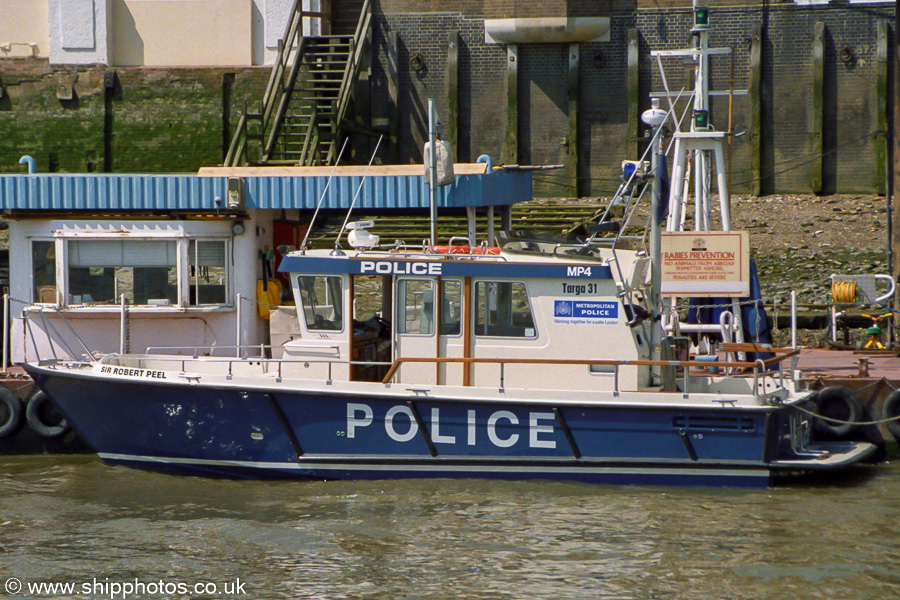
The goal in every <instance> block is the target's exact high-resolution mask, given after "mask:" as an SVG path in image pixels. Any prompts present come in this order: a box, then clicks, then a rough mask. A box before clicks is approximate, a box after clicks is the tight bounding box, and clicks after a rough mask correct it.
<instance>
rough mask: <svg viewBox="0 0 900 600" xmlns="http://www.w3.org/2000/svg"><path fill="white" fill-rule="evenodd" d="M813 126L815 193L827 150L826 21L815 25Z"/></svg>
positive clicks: (811, 182) (811, 147) (812, 183)
mask: <svg viewBox="0 0 900 600" xmlns="http://www.w3.org/2000/svg"><path fill="white" fill-rule="evenodd" d="M812 84H813V89H812V124H811V125H812V126H811V129H810V136H809V154H810V156H812V157H813V161H812V163H811V164H810V170H809V171H810V172H809V186H810V189H811V191H812V193H813V194H819V193H821V192H822V161H823V155H822V152H823V151H824V150H825V147H824V141H823V133H824V129H825V23H823V22H822V21H819V22H817V23H816V24H815V25H814V26H813V46H812Z"/></svg>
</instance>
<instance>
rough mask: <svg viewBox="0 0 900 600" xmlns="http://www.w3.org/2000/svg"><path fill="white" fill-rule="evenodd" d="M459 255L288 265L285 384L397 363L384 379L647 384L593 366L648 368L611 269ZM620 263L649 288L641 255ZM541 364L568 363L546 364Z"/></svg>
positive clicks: (645, 348)
mask: <svg viewBox="0 0 900 600" xmlns="http://www.w3.org/2000/svg"><path fill="white" fill-rule="evenodd" d="M519 247H521V244H519ZM461 248H462V247H454V248H453V250H454V252H452V253H446V254H439V253H435V252H434V251H433V250H431V249H424V251H423V250H421V249H420V250H418V251H409V250H406V249H398V250H397V251H359V252H357V251H352V252H348V253H347V254H346V255H345V254H343V253H340V254H338V255H334V254H333V253H328V252H325V251H312V252H307V253H299V252H298V253H293V254H289V255H288V256H286V257H285V260H284V262H283V263H282V267H281V268H282V270H284V271H289V272H290V282H291V286H292V288H293V295H294V299H295V303H296V309H295V311H296V312H294V310H292V311H291V312H292V315H291V316H293V314H296V315H297V319H296V321H294V322H295V323H296V324H297V330H296V331H295V332H294V333H293V334H291V335H290V336H289V337H290V338H291V339H289V340H288V341H286V342H285V343H284V345H283V353H284V358H285V359H287V361H286V362H284V363H283V364H282V366H281V367H280V368H281V369H283V375H284V376H285V377H291V378H295V377H296V378H309V379H317V380H328V381H331V380H336V381H348V380H349V381H382V380H383V379H384V377H385V375H386V374H387V372H388V369H389V367H390V365H391V364H392V363H393V362H394V361H397V360H398V359H400V362H401V364H400V366H399V369H398V370H397V372H396V373H393V374H392V377H391V381H392V382H395V383H400V384H409V385H416V384H418V385H453V386H473V387H476V388H490V387H500V388H502V387H503V385H504V380H508V381H514V382H516V384H515V387H518V388H526V389H542V388H547V389H551V388H554V389H559V387H560V382H565V387H567V388H568V389H571V390H593V391H596V390H598V389H613V387H614V385H617V386H619V387H624V388H625V389H636V388H637V387H638V384H639V382H638V379H639V378H643V379H646V378H647V377H648V376H649V373H648V371H647V368H646V367H639V368H632V369H621V370H620V371H619V372H618V373H617V371H616V369H615V368H614V367H613V366H611V365H598V364H588V361H592V360H593V361H596V360H602V359H609V360H618V361H622V360H638V359H649V358H650V345H649V337H650V336H649V331H648V327H647V326H645V325H642V324H638V323H634V326H633V327H632V326H629V325H628V322H629V321H630V317H629V315H630V314H631V309H630V307H627V306H626V305H625V304H624V303H623V294H621V293H620V292H621V290H622V289H623V287H624V286H622V285H621V284H620V285H617V283H616V280H615V279H614V277H613V270H612V269H611V268H610V263H609V262H608V260H607V259H605V258H601V257H600V256H598V255H592V256H587V257H585V256H577V255H576V256H571V257H568V256H566V255H565V254H562V255H556V256H547V255H542V254H541V253H540V252H538V253H533V252H531V253H523V252H515V251H510V249H511V246H507V247H504V248H503V249H501V248H498V247H491V248H488V247H486V246H483V247H480V248H479V247H476V248H474V251H473V250H471V249H469V248H468V247H466V248H465V250H464V252H466V253H465V254H460V253H457V250H458V249H461ZM475 252H477V253H475ZM618 255H619V259H620V260H621V259H625V258H626V255H627V259H628V260H629V261H632V262H633V261H637V264H638V265H640V267H639V268H638V270H637V273H638V277H641V278H645V274H644V272H643V271H642V270H641V268H642V267H643V263H644V259H643V258H642V257H641V256H635V253H633V252H624V253H623V252H619V253H618ZM629 273H631V271H629ZM644 284H645V281H644V279H641V280H640V281H639V282H637V285H639V286H643V285H644ZM284 310H285V308H283V307H282V308H280V309H279V311H284ZM290 320H292V319H290ZM468 359H475V360H468ZM479 359H486V360H485V361H484V362H479ZM487 359H489V360H487ZM497 359H502V363H501V362H500V361H498V360H497ZM547 359H566V360H567V361H570V362H571V364H552V365H547V364H541V361H545V360H547ZM348 361H349V362H348ZM616 378H617V381H615V382H614V381H613V379H616ZM603 380H608V381H607V382H604V381H603Z"/></svg>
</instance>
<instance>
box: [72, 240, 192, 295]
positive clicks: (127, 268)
mask: <svg viewBox="0 0 900 600" xmlns="http://www.w3.org/2000/svg"><path fill="white" fill-rule="evenodd" d="M68 253H69V265H68V284H69V285H68V296H69V304H102V303H114V302H117V301H118V299H119V298H120V296H122V295H124V296H125V301H126V302H128V303H129V304H163V305H164V304H178V260H177V252H176V242H175V241H149V240H70V241H69V246H68Z"/></svg>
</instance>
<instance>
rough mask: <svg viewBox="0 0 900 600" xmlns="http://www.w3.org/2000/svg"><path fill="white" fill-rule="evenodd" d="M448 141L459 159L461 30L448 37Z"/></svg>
mask: <svg viewBox="0 0 900 600" xmlns="http://www.w3.org/2000/svg"><path fill="white" fill-rule="evenodd" d="M447 141H448V142H449V143H450V148H451V150H452V152H453V162H457V161H458V160H459V31H456V30H454V31H451V32H450V34H449V36H448V38H447Z"/></svg>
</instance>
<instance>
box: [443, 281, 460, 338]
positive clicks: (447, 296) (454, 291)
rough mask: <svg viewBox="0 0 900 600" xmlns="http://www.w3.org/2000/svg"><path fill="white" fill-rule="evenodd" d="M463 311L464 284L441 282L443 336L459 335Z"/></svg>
mask: <svg viewBox="0 0 900 600" xmlns="http://www.w3.org/2000/svg"><path fill="white" fill-rule="evenodd" d="M461 311H462V283H461V282H460V281H456V280H452V279H451V280H444V281H441V318H440V321H441V327H440V334H441V335H459V331H460V327H459V324H460V314H461Z"/></svg>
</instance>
